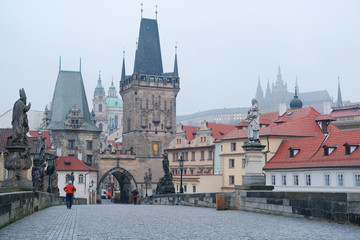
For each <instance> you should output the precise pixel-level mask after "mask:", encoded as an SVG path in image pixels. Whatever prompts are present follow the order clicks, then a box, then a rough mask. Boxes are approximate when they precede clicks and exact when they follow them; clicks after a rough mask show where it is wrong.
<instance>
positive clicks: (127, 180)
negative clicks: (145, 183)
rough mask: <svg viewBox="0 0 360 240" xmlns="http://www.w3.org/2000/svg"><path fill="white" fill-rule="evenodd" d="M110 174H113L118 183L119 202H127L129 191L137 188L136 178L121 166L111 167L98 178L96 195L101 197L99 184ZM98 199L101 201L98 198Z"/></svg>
mask: <svg viewBox="0 0 360 240" xmlns="http://www.w3.org/2000/svg"><path fill="white" fill-rule="evenodd" d="M110 175H113V176H114V177H115V178H116V180H117V181H118V183H119V186H120V203H128V200H129V197H130V193H131V191H132V190H134V189H136V190H138V189H137V183H136V180H135V178H134V177H133V175H132V174H131V173H130V172H129V171H127V170H126V169H125V168H122V167H113V168H111V169H110V170H109V171H107V172H106V173H105V174H104V175H103V176H102V177H101V178H100V180H99V182H98V185H97V188H96V192H97V195H98V196H100V197H101V186H102V184H103V182H104V180H105V179H106V178H107V177H108V176H110ZM99 201H100V202H101V200H100V199H99Z"/></svg>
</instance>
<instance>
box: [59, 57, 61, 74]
mask: <svg viewBox="0 0 360 240" xmlns="http://www.w3.org/2000/svg"><path fill="white" fill-rule="evenodd" d="M59 72H61V56H60V57H59Z"/></svg>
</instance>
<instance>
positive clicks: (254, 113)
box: [246, 98, 260, 143]
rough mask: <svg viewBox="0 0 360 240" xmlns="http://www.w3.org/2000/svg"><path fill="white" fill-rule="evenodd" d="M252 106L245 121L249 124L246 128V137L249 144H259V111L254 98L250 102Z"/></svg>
mask: <svg viewBox="0 0 360 240" xmlns="http://www.w3.org/2000/svg"><path fill="white" fill-rule="evenodd" d="M251 103H252V106H251V108H250V109H249V111H248V114H247V117H246V119H247V120H248V122H249V126H248V136H249V142H250V143H260V141H259V131H260V109H259V106H258V102H257V101H256V99H255V98H253V99H252V101H251Z"/></svg>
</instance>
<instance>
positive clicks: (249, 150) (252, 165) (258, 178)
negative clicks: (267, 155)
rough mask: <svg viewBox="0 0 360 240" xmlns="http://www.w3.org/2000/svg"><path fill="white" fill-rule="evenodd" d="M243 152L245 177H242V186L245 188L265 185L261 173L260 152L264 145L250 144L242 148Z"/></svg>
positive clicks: (261, 155) (261, 161) (261, 159)
mask: <svg viewBox="0 0 360 240" xmlns="http://www.w3.org/2000/svg"><path fill="white" fill-rule="evenodd" d="M242 148H243V149H244V150H245V161H246V165H245V176H242V184H243V185H245V186H251V185H265V176H264V174H263V173H262V168H263V156H264V154H263V153H262V150H263V149H264V148H265V145H261V144H260V143H250V144H245V145H244V146H242Z"/></svg>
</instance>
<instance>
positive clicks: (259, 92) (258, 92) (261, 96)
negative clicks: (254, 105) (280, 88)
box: [255, 77, 264, 106]
mask: <svg viewBox="0 0 360 240" xmlns="http://www.w3.org/2000/svg"><path fill="white" fill-rule="evenodd" d="M255 99H256V100H257V101H258V103H259V105H260V106H263V102H264V93H263V90H262V88H261V84H260V77H259V79H258V85H257V89H256V94H255Z"/></svg>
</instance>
